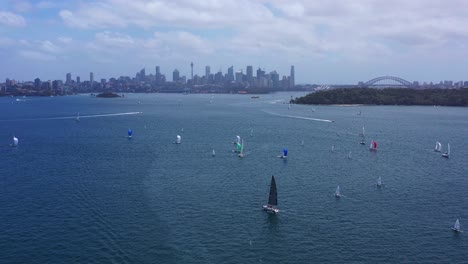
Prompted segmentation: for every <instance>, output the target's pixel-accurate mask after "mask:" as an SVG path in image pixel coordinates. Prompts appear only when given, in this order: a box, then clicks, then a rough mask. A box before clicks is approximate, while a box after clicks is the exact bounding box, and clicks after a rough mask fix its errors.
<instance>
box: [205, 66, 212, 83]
mask: <svg viewBox="0 0 468 264" xmlns="http://www.w3.org/2000/svg"><path fill="white" fill-rule="evenodd" d="M210 72H211V70H210V66H205V78H206V79H207V80H208V77H210Z"/></svg>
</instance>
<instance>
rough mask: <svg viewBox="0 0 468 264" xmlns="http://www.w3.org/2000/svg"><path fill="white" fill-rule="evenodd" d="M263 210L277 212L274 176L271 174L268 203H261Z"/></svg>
mask: <svg viewBox="0 0 468 264" xmlns="http://www.w3.org/2000/svg"><path fill="white" fill-rule="evenodd" d="M263 210H265V211H267V212H268V213H270V214H276V213H279V209H278V192H277V190H276V181H275V176H271V183H270V194H269V195H268V204H265V205H263Z"/></svg>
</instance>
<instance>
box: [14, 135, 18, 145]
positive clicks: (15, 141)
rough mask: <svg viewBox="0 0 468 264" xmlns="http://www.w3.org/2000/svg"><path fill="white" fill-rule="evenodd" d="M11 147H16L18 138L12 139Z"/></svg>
mask: <svg viewBox="0 0 468 264" xmlns="http://www.w3.org/2000/svg"><path fill="white" fill-rule="evenodd" d="M13 146H18V138H16V137H15V136H14V137H13Z"/></svg>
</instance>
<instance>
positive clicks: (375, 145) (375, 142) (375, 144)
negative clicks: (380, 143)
mask: <svg viewBox="0 0 468 264" xmlns="http://www.w3.org/2000/svg"><path fill="white" fill-rule="evenodd" d="M373 144H374V149H377V141H375V140H374V142H373Z"/></svg>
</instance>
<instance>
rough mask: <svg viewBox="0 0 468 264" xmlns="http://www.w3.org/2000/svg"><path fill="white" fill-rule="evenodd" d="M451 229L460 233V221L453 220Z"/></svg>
mask: <svg viewBox="0 0 468 264" xmlns="http://www.w3.org/2000/svg"><path fill="white" fill-rule="evenodd" d="M452 230H453V231H455V232H458V233H462V232H463V230H461V227H460V221H458V219H457V221H455V224H453V226H452Z"/></svg>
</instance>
